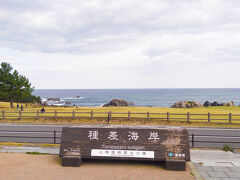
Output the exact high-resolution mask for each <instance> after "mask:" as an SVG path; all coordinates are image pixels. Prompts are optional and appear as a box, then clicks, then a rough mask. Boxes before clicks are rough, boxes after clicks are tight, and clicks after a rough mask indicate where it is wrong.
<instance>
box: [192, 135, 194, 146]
mask: <svg viewBox="0 0 240 180" xmlns="http://www.w3.org/2000/svg"><path fill="white" fill-rule="evenodd" d="M192 147H194V134H192Z"/></svg>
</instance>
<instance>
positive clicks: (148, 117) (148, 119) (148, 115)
mask: <svg viewBox="0 0 240 180" xmlns="http://www.w3.org/2000/svg"><path fill="white" fill-rule="evenodd" d="M147 121H150V113H149V112H147Z"/></svg>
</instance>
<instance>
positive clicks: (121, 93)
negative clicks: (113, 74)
mask: <svg viewBox="0 0 240 180" xmlns="http://www.w3.org/2000/svg"><path fill="white" fill-rule="evenodd" d="M33 94H34V95H37V96H40V97H41V98H42V101H46V100H47V99H48V98H59V99H60V101H58V102H54V101H51V102H49V103H50V104H57V105H63V104H65V103H66V102H68V103H71V104H70V105H72V106H73V105H76V106H90V107H98V106H102V105H103V104H106V103H108V102H109V101H111V100H112V99H124V100H127V101H129V102H133V103H134V104H135V106H144V107H170V106H171V105H173V104H174V103H175V102H177V101H187V100H189V101H197V102H200V103H204V102H205V101H206V100H208V101H210V102H213V101H218V102H220V103H222V102H229V101H234V103H235V105H236V106H238V105H240V88H151V89H36V90H34V92H33Z"/></svg>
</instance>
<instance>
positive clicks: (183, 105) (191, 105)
mask: <svg viewBox="0 0 240 180" xmlns="http://www.w3.org/2000/svg"><path fill="white" fill-rule="evenodd" d="M198 107H203V105H202V104H201V103H198V102H195V101H179V102H176V103H175V104H174V105H172V106H171V108H198Z"/></svg>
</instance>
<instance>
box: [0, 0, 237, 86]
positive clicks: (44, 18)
mask: <svg viewBox="0 0 240 180" xmlns="http://www.w3.org/2000/svg"><path fill="white" fill-rule="evenodd" d="M239 5H240V2H239V1H237V0H211V1H208V0H196V1H188V0H182V1H178V0H148V1H139V0H131V1H129V0H121V1H115V0H114V1H110V0H89V1H83V0H68V1H67V0H58V1H57V0H51V1H47V0H36V1H30V0H23V1H17V0H9V1H4V0H0V60H2V61H5V60H7V61H9V62H11V63H12V64H13V65H14V66H15V67H16V68H17V69H19V70H20V71H21V72H23V73H26V75H28V76H29V77H30V79H31V80H32V81H34V83H35V84H37V85H35V86H36V87H37V88H66V87H65V85H66V84H67V87H71V88H83V87H91V88H94V87H96V88H98V87H99V88H100V87H109V88H111V87H116V88H117V87H126V88H128V87H174V86H175V87H192V86H194V87H209V86H210V85H211V86H213V87H220V86H221V81H215V82H213V83H212V84H211V83H210V82H212V79H211V78H209V79H211V80H205V79H207V77H209V74H211V73H212V72H214V71H216V72H217V73H218V74H219V72H218V70H217V69H216V68H215V67H218V68H219V69H221V70H222V71H226V72H225V74H229V76H227V77H229V78H230V74H233V72H231V70H230V69H229V70H226V69H224V66H225V67H228V68H231V67H234V68H235V66H236V65H238V62H239V59H240V55H239V51H238V47H239V46H240V31H239V29H240V23H239V21H240V19H239V15H240V8H239V7H240V6H239ZM223 65H224V66H223ZM209 67H211V68H212V69H209ZM112 74H114V76H113V75H112ZM189 74H191V76H192V78H190V77H189ZM86 75H87V76H86ZM239 75H240V74H239ZM78 76H81V77H87V78H88V80H81V83H79V84H78V83H77V84H76V83H75V82H77V81H78ZM176 76H177V77H179V78H181V79H184V78H185V79H186V77H187V78H189V82H190V84H187V83H185V82H182V80H176V78H175V77H176ZM47 77H51V78H47ZM211 77H215V76H211ZM220 77H221V78H222V79H225V77H223V75H220ZM63 79H64V80H66V81H67V82H66V84H63V83H62V80H63ZM67 79H68V80H67ZM103 79H108V80H109V82H111V83H109V82H108V81H104V80H103ZM194 79H197V80H198V81H195V80H194ZM203 79H204V82H203V83H199V86H198V84H196V82H201V81H203ZM90 82H91V83H90ZM156 82H159V83H156ZM160 82H162V83H160ZM180 82H181V83H180ZM228 86H229V87H232V86H235V84H234V82H233V81H232V83H231V82H228Z"/></svg>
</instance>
